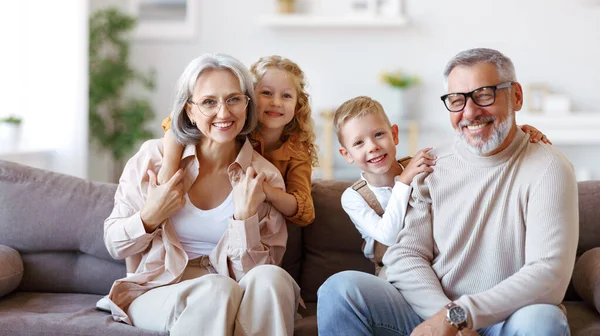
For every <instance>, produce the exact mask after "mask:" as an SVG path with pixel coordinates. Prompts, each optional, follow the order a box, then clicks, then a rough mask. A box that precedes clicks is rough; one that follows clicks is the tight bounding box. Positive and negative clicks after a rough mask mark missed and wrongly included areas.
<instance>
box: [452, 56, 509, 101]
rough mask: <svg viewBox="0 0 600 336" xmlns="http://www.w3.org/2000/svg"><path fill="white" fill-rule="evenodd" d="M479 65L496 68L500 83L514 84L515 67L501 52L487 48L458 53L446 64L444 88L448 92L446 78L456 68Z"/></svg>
mask: <svg viewBox="0 0 600 336" xmlns="http://www.w3.org/2000/svg"><path fill="white" fill-rule="evenodd" d="M480 63H490V64H493V65H495V66H496V71H497V72H498V77H500V80H501V81H502V82H508V81H511V82H516V81H517V75H516V74H515V66H514V64H513V62H512V61H511V60H510V58H508V57H506V56H504V55H503V54H502V53H501V52H499V51H497V50H494V49H488V48H475V49H469V50H464V51H461V52H459V53H458V54H457V55H456V56H454V57H452V59H451V60H450V61H449V62H448V64H446V68H445V69H444V88H445V89H446V91H448V76H450V73H451V72H452V70H454V68H456V67H458V66H465V67H471V66H474V65H477V64H480Z"/></svg>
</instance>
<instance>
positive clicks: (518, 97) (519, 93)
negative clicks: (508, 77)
mask: <svg viewBox="0 0 600 336" xmlns="http://www.w3.org/2000/svg"><path fill="white" fill-rule="evenodd" d="M511 91H512V94H511V95H510V99H511V100H512V105H513V109H514V110H515V111H519V110H521V107H523V87H522V86H521V84H520V83H519V82H515V84H513V87H512V90H511Z"/></svg>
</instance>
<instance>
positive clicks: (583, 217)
mask: <svg viewBox="0 0 600 336" xmlns="http://www.w3.org/2000/svg"><path fill="white" fill-rule="evenodd" d="M577 186H578V189H579V245H578V246H577V255H581V254H583V253H584V252H585V251H587V250H590V249H592V248H594V247H600V181H586V182H579V183H578V184H577Z"/></svg>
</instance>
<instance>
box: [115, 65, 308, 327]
mask: <svg viewBox="0 0 600 336" xmlns="http://www.w3.org/2000/svg"><path fill="white" fill-rule="evenodd" d="M256 122H257V115H256V107H255V99H254V91H253V87H252V79H251V75H250V73H249V71H248V70H247V69H246V68H245V67H244V65H243V64H241V63H240V62H239V61H238V60H236V59H234V58H232V57H230V56H228V55H223V54H215V55H203V56H201V57H199V58H197V59H195V60H193V61H192V62H191V63H190V64H189V65H188V66H187V68H186V69H185V71H184V72H183V74H182V75H181V78H180V80H179V84H178V90H177V97H176V99H175V103H174V108H173V121H172V129H173V133H174V135H175V136H176V138H177V139H178V141H179V142H180V143H182V144H184V145H185V149H184V152H183V156H182V160H181V166H180V170H179V171H178V172H177V173H176V174H175V175H174V176H173V178H171V180H169V181H168V182H167V183H165V184H162V185H157V182H156V172H157V171H158V170H159V169H160V167H161V163H162V142H161V140H150V141H148V142H146V143H145V144H143V145H142V147H141V149H140V151H139V152H138V153H137V154H135V155H134V157H133V158H131V159H130V160H129V162H128V163H127V166H126V167H125V170H124V172H123V175H122V176H121V180H120V182H119V187H118V189H117V192H116V195H115V207H114V209H113V211H112V213H111V215H110V217H109V218H108V219H107V220H106V221H105V223H104V241H105V244H106V247H107V248H108V251H109V253H110V254H111V256H112V257H113V258H116V259H123V258H128V257H132V259H135V260H137V261H136V263H137V264H138V266H137V270H136V273H135V274H133V275H131V276H128V277H126V278H124V279H120V280H117V281H115V283H114V284H113V286H112V289H111V291H110V294H109V299H110V309H111V311H112V315H113V319H115V320H116V321H123V322H126V323H128V324H132V325H134V326H136V327H140V328H144V329H150V330H156V331H169V332H170V334H171V335H232V334H235V335H257V334H260V335H286V334H287V335H292V334H293V329H294V313H295V311H296V308H297V304H298V300H299V288H298V285H297V284H296V283H295V282H294V280H293V279H292V278H291V277H290V276H289V275H288V274H287V273H286V272H285V271H284V270H282V269H281V268H279V267H278V266H274V265H277V264H279V263H280V262H281V259H282V257H283V253H284V251H285V244H286V239H287V231H286V226H285V221H284V219H283V217H282V215H281V214H279V213H278V212H277V210H276V209H275V208H273V207H272V206H271V205H270V204H268V203H266V202H265V193H264V192H263V190H262V182H263V181H268V182H269V183H271V184H272V185H276V186H278V187H279V188H282V189H283V188H284V183H283V179H282V177H281V175H280V173H279V171H278V170H277V169H276V168H275V167H274V166H273V165H271V164H270V163H269V162H268V161H267V160H265V159H264V158H263V157H261V156H260V155H259V154H258V153H256V152H255V151H254V150H253V149H252V145H251V144H250V142H249V141H248V139H247V138H246V135H247V134H249V133H250V132H251V131H252V130H253V129H254V127H255V126H256Z"/></svg>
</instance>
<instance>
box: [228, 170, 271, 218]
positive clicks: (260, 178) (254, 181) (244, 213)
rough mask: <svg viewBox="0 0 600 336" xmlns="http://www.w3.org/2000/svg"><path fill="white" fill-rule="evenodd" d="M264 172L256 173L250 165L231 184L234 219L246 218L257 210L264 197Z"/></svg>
mask: <svg viewBox="0 0 600 336" xmlns="http://www.w3.org/2000/svg"><path fill="white" fill-rule="evenodd" d="M264 180H265V174H264V173H262V172H261V173H259V174H258V175H257V174H256V171H255V170H254V168H252V167H248V169H246V174H245V175H243V176H242V177H241V178H240V180H239V181H238V182H237V183H236V184H235V185H234V186H233V204H234V207H235V212H234V219H237V220H246V219H248V218H250V217H252V216H254V214H256V213H257V212H258V207H259V206H260V204H261V203H263V202H264V201H265V199H266V197H267V196H266V195H265V192H264V190H263V182H264Z"/></svg>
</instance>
